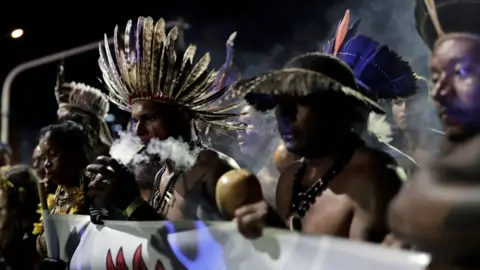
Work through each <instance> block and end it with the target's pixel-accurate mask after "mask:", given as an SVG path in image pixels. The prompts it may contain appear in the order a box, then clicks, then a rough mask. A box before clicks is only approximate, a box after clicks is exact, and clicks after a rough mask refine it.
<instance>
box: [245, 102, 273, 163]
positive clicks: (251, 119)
mask: <svg viewBox="0 0 480 270" xmlns="http://www.w3.org/2000/svg"><path fill="white" fill-rule="evenodd" d="M252 110H253V109H252V108H251V107H250V106H246V107H245V108H243V110H242V115H241V116H240V117H239V121H240V122H242V123H245V124H246V125H247V128H246V129H245V130H239V131H237V141H238V145H239V146H240V151H242V153H243V154H244V155H247V156H256V155H258V154H259V151H263V150H264V148H263V147H261V146H264V145H265V144H266V143H268V142H267V140H268V139H271V138H269V135H271V132H268V131H266V130H265V129H270V128H271V127H265V126H264V125H265V124H266V123H265V122H266V121H262V119H261V117H263V116H262V115H255V112H254V111H252Z"/></svg>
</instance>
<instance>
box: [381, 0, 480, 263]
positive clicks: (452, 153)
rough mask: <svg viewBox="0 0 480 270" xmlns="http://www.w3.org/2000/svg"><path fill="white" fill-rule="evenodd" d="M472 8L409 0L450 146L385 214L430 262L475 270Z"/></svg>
mask: <svg viewBox="0 0 480 270" xmlns="http://www.w3.org/2000/svg"><path fill="white" fill-rule="evenodd" d="M479 11H480V1H478V0H472V1H460V0H458V1H455V0H454V1H446V0H444V1H440V0H438V1H423V0H418V1H417V6H416V20H417V28H418V31H419V33H420V34H421V36H422V38H423V39H424V40H425V42H426V43H427V45H428V46H429V47H430V48H431V49H432V51H433V54H432V59H431V62H430V65H431V73H432V82H433V84H434V89H433V91H432V94H431V95H432V99H433V100H434V103H435V105H436V107H437V109H438V113H439V116H440V118H441V122H442V125H443V127H444V131H445V133H446V137H447V139H448V144H449V146H450V148H449V149H447V151H444V153H443V156H442V157H441V158H440V159H439V160H438V161H436V162H435V163H434V164H433V165H431V166H430V167H428V168H426V169H425V170H422V171H421V172H420V173H419V174H418V175H417V176H416V177H415V178H414V179H413V181H412V183H411V184H409V185H406V186H405V187H404V189H403V190H402V192H400V193H399V195H398V197H397V198H396V199H395V200H394V202H393V203H392V206H391V212H390V217H389V223H390V226H391V228H392V231H393V232H394V233H395V235H396V236H397V237H399V238H401V239H402V240H404V241H407V242H408V243H411V244H413V245H414V246H415V247H416V248H418V249H421V250H425V251H428V252H430V253H431V254H432V257H433V261H434V262H438V263H445V264H447V265H448V266H457V267H466V268H469V269H471V268H472V267H474V268H475V269H478V268H480V262H479V260H478V258H479V256H478V252H479V250H480V239H479V238H478V235H479V233H478V232H479V226H478V224H477V221H478V220H479V213H480V203H479V201H478V190H479V188H480V186H479V184H478V183H477V182H478V179H479V174H478V164H479V154H478V149H479V147H480V140H479V138H478V137H475V136H478V133H479V131H480V117H479V116H480V111H479V110H480V98H479V95H480V81H479V78H480V68H479V67H480V65H479V64H480V27H479V26H478V25H479V23H480V17H479V16H478V12H479ZM473 137H475V138H473ZM434 267H435V266H434ZM432 269H435V268H432Z"/></svg>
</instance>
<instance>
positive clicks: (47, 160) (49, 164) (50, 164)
mask: <svg viewBox="0 0 480 270" xmlns="http://www.w3.org/2000/svg"><path fill="white" fill-rule="evenodd" d="M51 167H52V162H50V160H49V159H47V158H46V159H45V161H44V162H43V168H46V169H48V168H51Z"/></svg>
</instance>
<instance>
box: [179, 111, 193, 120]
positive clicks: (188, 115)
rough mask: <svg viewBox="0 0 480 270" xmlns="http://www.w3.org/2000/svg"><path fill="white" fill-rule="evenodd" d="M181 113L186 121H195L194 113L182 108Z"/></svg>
mask: <svg viewBox="0 0 480 270" xmlns="http://www.w3.org/2000/svg"><path fill="white" fill-rule="evenodd" d="M180 113H181V114H182V115H183V117H185V119H186V120H188V121H190V120H192V119H193V112H192V111H191V110H188V109H185V108H181V109H180Z"/></svg>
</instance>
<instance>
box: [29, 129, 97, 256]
mask: <svg viewBox="0 0 480 270" xmlns="http://www.w3.org/2000/svg"><path fill="white" fill-rule="evenodd" d="M39 147H40V151H41V153H42V155H43V157H44V158H45V166H44V168H45V179H46V180H47V181H48V182H50V183H53V184H55V185H57V186H58V188H57V190H56V192H55V194H54V195H52V196H51V198H50V200H48V201H50V205H49V209H50V213H52V214H88V213H89V206H90V203H89V202H87V197H85V190H86V188H87V187H88V183H89V181H88V179H89V178H88V177H87V176H86V174H85V167H86V166H87V165H88V163H89V162H91V161H92V159H93V146H92V142H91V140H90V136H89V134H88V131H87V130H86V129H85V128H84V127H83V126H81V125H79V124H77V123H76V122H73V121H68V120H66V121H61V122H59V123H56V124H52V125H49V126H47V127H45V128H43V129H42V130H41V134H40V143H39ZM33 233H34V234H40V237H39V238H38V239H39V241H37V242H38V246H37V249H38V251H39V252H40V253H41V254H43V255H45V254H46V245H45V241H44V240H45V239H44V237H43V226H42V223H41V222H40V223H36V224H35V228H34V231H33Z"/></svg>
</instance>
